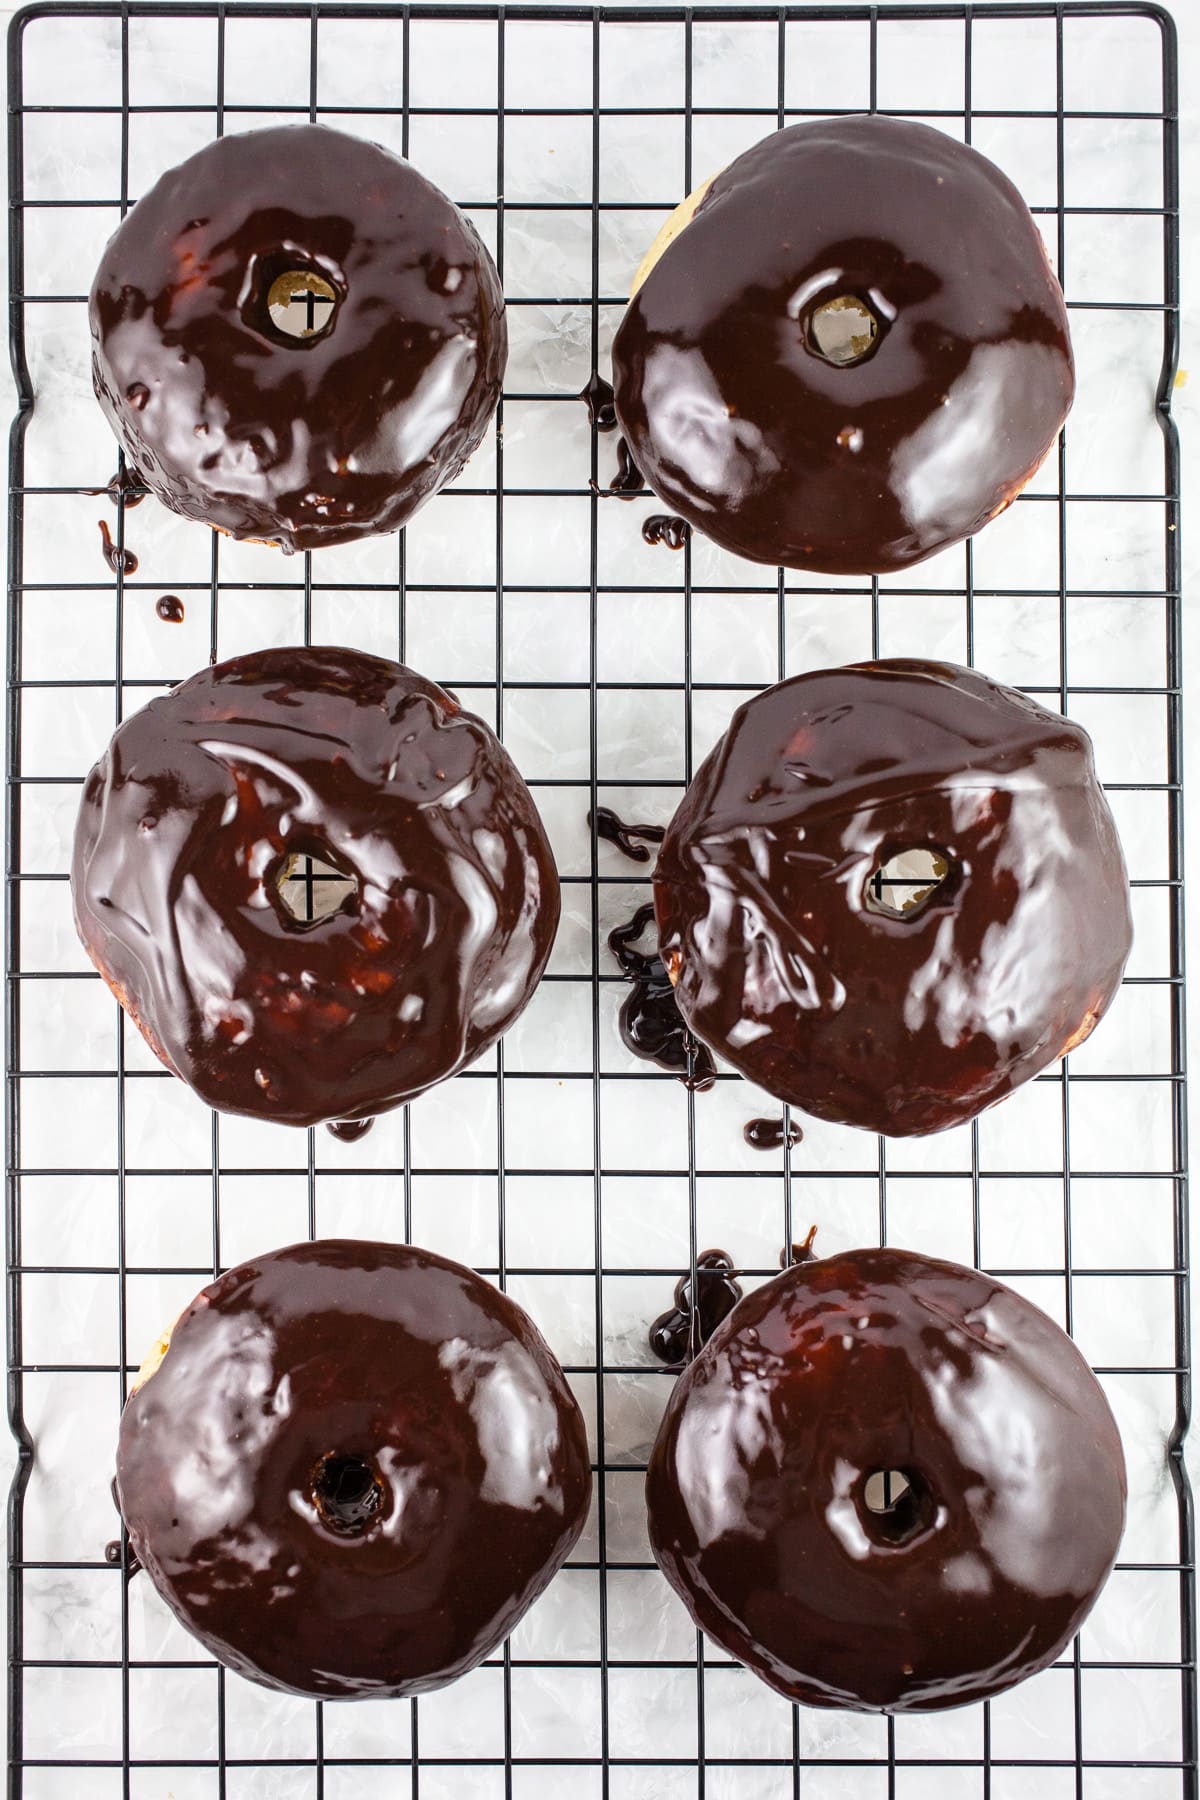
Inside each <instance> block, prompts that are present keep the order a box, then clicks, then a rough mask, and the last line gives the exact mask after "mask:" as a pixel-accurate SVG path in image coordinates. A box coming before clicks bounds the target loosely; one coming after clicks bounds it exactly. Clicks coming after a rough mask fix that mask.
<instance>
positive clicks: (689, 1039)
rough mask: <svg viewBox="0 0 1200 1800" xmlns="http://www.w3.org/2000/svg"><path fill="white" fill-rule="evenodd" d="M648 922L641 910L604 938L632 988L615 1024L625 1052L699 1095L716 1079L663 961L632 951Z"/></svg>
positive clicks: (649, 915)
mask: <svg viewBox="0 0 1200 1800" xmlns="http://www.w3.org/2000/svg"><path fill="white" fill-rule="evenodd" d="M653 918H654V908H653V906H640V907H639V908H638V910H637V912H635V913H634V915H633V917H632V919H630V920H629V921H628V922H627V923H626V924H624V925H618V926H616V927H615V928H614V929H613V930H612V931H610V932H609V934H608V947H609V949H610V950H611V951H612V953H613V955H614V956H615V957H616V959H617V961H618V962H619V963H620V965H621V967H622V969H623V970H624V971H625V974H626V975H627V976H628V977H629V979H630V981H631V982H632V983H633V988H632V992H630V993H629V994H627V995H626V997H625V1000H624V1002H623V1003H622V1006H621V1012H620V1016H619V1019H618V1021H617V1023H618V1026H619V1028H620V1032H621V1037H622V1040H623V1042H624V1044H625V1046H626V1048H627V1049H629V1050H632V1051H633V1054H634V1055H635V1056H640V1057H642V1059H643V1060H644V1061H646V1062H652V1063H656V1064H657V1065H658V1067H659V1068H660V1069H666V1070H668V1071H669V1072H670V1073H671V1074H672V1075H678V1077H679V1079H680V1081H682V1083H683V1085H684V1087H688V1088H694V1089H695V1091H696V1092H697V1093H703V1092H704V1091H705V1090H706V1089H707V1088H710V1087H711V1086H712V1085H713V1083H714V1081H715V1080H716V1079H717V1071H716V1066H715V1064H714V1063H713V1059H712V1057H711V1056H710V1054H709V1052H708V1050H707V1048H706V1047H705V1046H704V1045H703V1044H702V1043H701V1042H700V1041H699V1039H698V1038H695V1037H693V1036H692V1034H691V1032H690V1031H689V1030H688V1028H687V1026H686V1025H685V1024H684V1022H683V1019H682V1017H681V1016H680V1012H679V1008H678V1006H677V1005H676V1004H675V990H674V988H673V987H672V986H671V979H670V976H669V975H668V974H667V971H666V967H665V965H664V963H663V960H662V957H661V956H659V954H658V952H657V951H655V952H654V954H653V955H652V956H646V955H644V954H643V952H642V951H640V950H635V949H634V948H633V946H634V944H636V942H637V940H638V939H639V938H640V937H641V936H642V933H643V932H644V931H645V930H646V927H647V926H648V925H649V924H650V923H651V921H652V920H653Z"/></svg>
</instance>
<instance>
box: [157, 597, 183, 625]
mask: <svg viewBox="0 0 1200 1800" xmlns="http://www.w3.org/2000/svg"><path fill="white" fill-rule="evenodd" d="M154 610H155V612H156V613H157V614H158V616H159V618H160V619H162V620H164V621H165V623H166V624H168V625H182V624H183V601H182V600H181V599H180V598H179V595H178V594H164V595H163V597H162V599H161V600H156V601H155V603H154Z"/></svg>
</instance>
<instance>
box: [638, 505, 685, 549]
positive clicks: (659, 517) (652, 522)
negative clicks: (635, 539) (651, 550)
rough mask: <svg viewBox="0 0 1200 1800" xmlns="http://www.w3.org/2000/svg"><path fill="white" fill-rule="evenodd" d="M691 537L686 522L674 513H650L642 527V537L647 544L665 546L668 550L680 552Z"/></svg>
mask: <svg viewBox="0 0 1200 1800" xmlns="http://www.w3.org/2000/svg"><path fill="white" fill-rule="evenodd" d="M691 535H692V528H691V526H690V525H689V524H688V522H687V520H686V519H680V518H678V517H676V515H675V514H674V513H651V514H650V517H649V518H648V519H647V520H646V521H645V522H644V524H643V525H642V536H643V538H645V540H646V542H647V543H648V544H665V545H666V546H667V549H668V550H682V549H683V546H684V545H685V544H686V543H687V541H688V539H689V538H690V537H691Z"/></svg>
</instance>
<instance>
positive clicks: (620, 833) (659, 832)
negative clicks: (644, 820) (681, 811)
mask: <svg viewBox="0 0 1200 1800" xmlns="http://www.w3.org/2000/svg"><path fill="white" fill-rule="evenodd" d="M593 820H594V821H595V825H596V836H597V837H600V838H604V840H605V841H606V842H607V843H609V844H615V845H616V847H617V849H618V850H620V851H622V852H623V853H624V854H625V855H626V856H628V857H629V858H630V859H631V860H632V861H633V862H640V863H644V862H649V861H650V852H649V850H647V848H646V844H661V843H662V841H663V838H664V836H665V835H666V829H667V828H666V826H665V825H626V824H625V823H624V821H623V820H622V819H619V818H618V817H617V815H616V813H615V812H614V811H613V810H612V808H611V806H598V807H597V808H596V810H595V812H594V813H589V814H588V824H589V825H591V824H592V822H593ZM635 838H644V839H645V843H641V844H636V843H634V841H633V840H634V839H635Z"/></svg>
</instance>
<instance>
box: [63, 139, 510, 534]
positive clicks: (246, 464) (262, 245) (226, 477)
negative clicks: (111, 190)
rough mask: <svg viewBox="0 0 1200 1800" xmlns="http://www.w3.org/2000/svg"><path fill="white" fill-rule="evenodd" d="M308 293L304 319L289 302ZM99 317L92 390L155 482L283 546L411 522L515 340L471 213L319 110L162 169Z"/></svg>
mask: <svg viewBox="0 0 1200 1800" xmlns="http://www.w3.org/2000/svg"><path fill="white" fill-rule="evenodd" d="M301 292H307V293H311V294H313V295H314V299H313V300H312V301H311V302H308V303H307V304H308V305H309V306H310V314H309V319H308V325H307V327H304V330H305V335H303V336H295V335H291V334H290V333H289V331H287V330H285V329H284V328H283V326H282V325H281V324H280V323H279V319H280V318H281V317H283V316H284V315H283V311H281V309H286V308H287V306H288V301H289V297H290V295H291V294H293V293H301ZM272 309H274V312H273V310H272ZM90 316H91V327H92V339H93V358H92V369H93V378H94V382H95V388H96V393H97V396H98V397H99V400H100V404H101V406H102V407H103V408H104V411H105V413H106V414H107V416H108V419H109V422H110V424H111V425H112V427H113V430H114V431H115V432H116V434H117V437H118V438H119V439H120V441H121V445H122V448H123V449H124V451H125V454H126V456H127V457H128V458H129V459H130V461H131V462H132V464H133V465H134V466H135V468H136V469H137V471H138V474H139V475H140V477H141V478H142V480H143V481H144V482H145V483H146V485H147V486H148V487H149V488H150V490H151V491H152V492H153V493H154V494H156V495H157V496H158V498H159V499H160V500H161V501H163V503H164V504H165V505H167V506H169V507H172V508H173V509H174V511H175V512H178V513H182V514H183V515H184V516H185V517H186V518H189V519H201V520H203V521H205V522H206V523H207V524H210V525H216V526H219V527H220V529H221V530H222V531H226V532H229V533H231V534H232V535H233V536H234V537H239V538H261V539H266V540H269V541H272V542H277V543H279V544H281V545H282V546H283V548H284V549H285V550H315V549H317V548H319V547H320V546H321V545H323V544H343V543H347V542H349V541H350V540H351V539H352V538H359V537H365V536H367V535H368V534H369V533H372V532H380V531H396V530H398V529H399V527H400V526H401V525H403V524H404V523H405V522H406V521H407V520H408V519H409V518H411V516H412V515H413V513H414V512H415V511H416V510H417V508H418V507H419V506H420V505H422V503H423V502H424V501H426V500H428V499H429V497H430V495H431V494H435V493H436V492H437V490H438V489H439V488H440V487H442V486H443V485H444V484H445V483H446V482H447V481H451V480H453V478H454V477H455V476H456V475H457V474H458V472H459V470H460V469H461V468H462V466H463V464H464V463H465V462H466V460H467V458H468V457H469V456H470V454H471V452H472V451H473V450H474V449H475V447H476V445H477V444H478V443H479V441H480V439H481V438H482V436H483V433H484V431H485V429H486V427H487V423H488V420H489V419H490V418H491V415H492V413H493V411H494V410H495V406H496V402H497V400H498V398H499V395H500V385H501V381H502V379H503V375H504V363H505V357H506V355H507V347H508V337H507V328H506V325H505V318H504V298H503V294H502V292H501V288H500V279H499V276H498V275H497V273H496V269H495V266H494V264H493V262H492V259H491V257H490V256H489V255H488V253H487V251H486V250H485V249H484V247H483V245H482V243H481V242H480V240H479V238H478V236H477V235H476V233H475V230H474V227H473V226H472V225H471V224H470V222H469V221H468V220H467V219H466V218H465V217H464V216H463V214H462V213H460V212H459V210H458V208H457V207H456V206H454V205H453V204H452V203H451V202H450V201H449V200H448V199H447V198H446V196H445V195H444V194H442V193H440V192H439V190H438V189H437V188H435V187H434V186H432V184H431V183H430V182H428V181H426V180H425V178H424V176H422V175H419V174H418V173H417V171H416V170H415V169H414V168H413V167H412V166H411V165H410V164H409V163H406V162H403V161H401V159H400V158H399V157H396V156H392V155H391V154H390V153H389V152H388V151H386V150H382V149H380V148H379V146H378V145H376V144H369V143H365V142H364V141H363V140H361V139H359V138H353V137H347V136H346V135H345V133H343V132H340V131H330V130H329V129H328V128H327V127H326V126H323V125H287V126H279V127H271V128H269V129H267V130H264V131H248V132H242V133H240V134H238V135H235V136H232V137H225V138H219V139H218V140H217V141H216V142H215V143H212V144H208V145H206V146H205V148H204V149H203V150H201V151H199V152H197V154H196V155H195V156H191V157H189V158H188V160H187V161H186V162H185V163H182V164H181V165H180V166H179V168H177V169H172V170H170V171H169V172H168V173H167V174H166V175H164V176H162V178H161V179H160V180H159V181H158V182H157V183H156V184H155V186H154V187H153V188H152V189H151V190H150V192H149V193H148V194H146V195H145V196H144V197H143V198H142V199H141V200H140V201H139V202H138V204H137V205H136V206H135V207H134V209H133V211H132V212H131V213H130V214H129V216H128V218H126V219H125V220H124V221H123V222H122V224H121V225H120V227H119V228H118V230H117V231H116V232H115V234H114V235H113V237H112V239H111V240H110V242H109V244H108V246H107V248H106V249H105V252H104V255H103V257H102V258H101V262H100V268H99V270H98V272H97V275H96V279H95V282H94V284H93V287H92V296H91V313H90ZM301 323H302V324H303V322H302V321H301Z"/></svg>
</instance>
